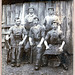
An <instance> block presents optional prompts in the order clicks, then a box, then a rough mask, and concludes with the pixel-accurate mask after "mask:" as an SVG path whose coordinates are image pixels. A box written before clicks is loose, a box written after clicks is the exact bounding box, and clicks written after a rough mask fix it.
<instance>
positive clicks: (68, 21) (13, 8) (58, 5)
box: [2, 1, 73, 53]
mask: <svg viewBox="0 0 75 75" xmlns="http://www.w3.org/2000/svg"><path fill="white" fill-rule="evenodd" d="M29 6H33V7H34V9H35V14H36V15H37V16H38V17H39V19H40V23H41V25H42V23H43V20H44V17H45V16H46V15H48V7H51V6H52V7H54V9H55V11H54V12H55V14H57V15H58V16H59V17H60V20H61V22H62V24H61V28H62V30H63V32H64V35H65V38H66V40H67V47H68V49H67V50H68V51H69V52H70V53H72V52H73V50H72V41H73V40H72V16H73V15H72V13H73V1H50V2H30V3H19V4H11V5H3V6H2V21H3V22H4V24H3V25H12V24H14V19H15V16H19V17H20V19H21V23H22V24H24V17H25V16H26V15H27V14H28V7H29ZM7 30H8V29H2V32H6V31H7Z"/></svg>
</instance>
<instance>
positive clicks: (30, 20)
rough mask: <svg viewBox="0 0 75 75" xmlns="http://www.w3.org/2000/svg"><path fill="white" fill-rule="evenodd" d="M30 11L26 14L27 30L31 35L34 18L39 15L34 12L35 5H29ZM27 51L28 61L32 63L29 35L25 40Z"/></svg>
mask: <svg viewBox="0 0 75 75" xmlns="http://www.w3.org/2000/svg"><path fill="white" fill-rule="evenodd" d="M28 12H29V14H28V15H26V16H25V28H26V30H27V35H28V36H29V31H30V28H31V27H32V26H33V20H34V18H35V17H37V16H36V15H35V14H34V8H33V7H29V8H28ZM24 49H25V52H26V54H27V55H26V58H27V63H30V60H29V59H30V44H29V37H27V39H26V42H25V47H24Z"/></svg>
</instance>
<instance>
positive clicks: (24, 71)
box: [2, 49, 73, 75]
mask: <svg viewBox="0 0 75 75" xmlns="http://www.w3.org/2000/svg"><path fill="white" fill-rule="evenodd" d="M70 59H71V61H70V62H71V64H70V65H69V69H68V70H67V71H66V70H64V69H63V68H62V67H52V66H47V67H41V68H40V70H38V71H35V70H34V64H22V65H21V67H11V65H10V64H9V65H7V63H6V51H5V49H3V50H2V75H73V67H72V66H73V63H72V61H73V60H72V55H71V56H70Z"/></svg>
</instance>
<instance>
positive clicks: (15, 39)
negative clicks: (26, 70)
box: [6, 18, 27, 67]
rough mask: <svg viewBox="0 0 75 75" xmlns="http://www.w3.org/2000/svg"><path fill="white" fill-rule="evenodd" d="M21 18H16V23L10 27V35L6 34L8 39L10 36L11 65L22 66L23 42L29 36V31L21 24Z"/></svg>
mask: <svg viewBox="0 0 75 75" xmlns="http://www.w3.org/2000/svg"><path fill="white" fill-rule="evenodd" d="M20 23H21V21H20V19H19V18H16V20H15V25H14V26H12V27H11V28H10V29H9V35H7V36H6V40H8V39H9V38H10V45H11V49H12V50H11V51H12V52H11V53H12V55H11V66H12V67H14V66H15V65H16V66H17V67H19V66H20V53H21V48H22V47H23V43H24V41H25V40H26V38H27V32H26V30H25V28H24V27H23V26H22V25H21V24H20Z"/></svg>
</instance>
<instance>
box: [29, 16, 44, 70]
mask: <svg viewBox="0 0 75 75" xmlns="http://www.w3.org/2000/svg"><path fill="white" fill-rule="evenodd" d="M38 22H39V19H38V18H37V17H35V18H34V20H33V24H34V26H33V27H31V29H30V33H29V41H30V45H31V46H32V47H35V51H36V52H37V53H36V57H35V59H36V61H35V70H38V69H39V68H40V65H41V57H42V50H43V49H42V47H43V41H44V35H45V30H44V27H43V26H41V25H39V23H38Z"/></svg>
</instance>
